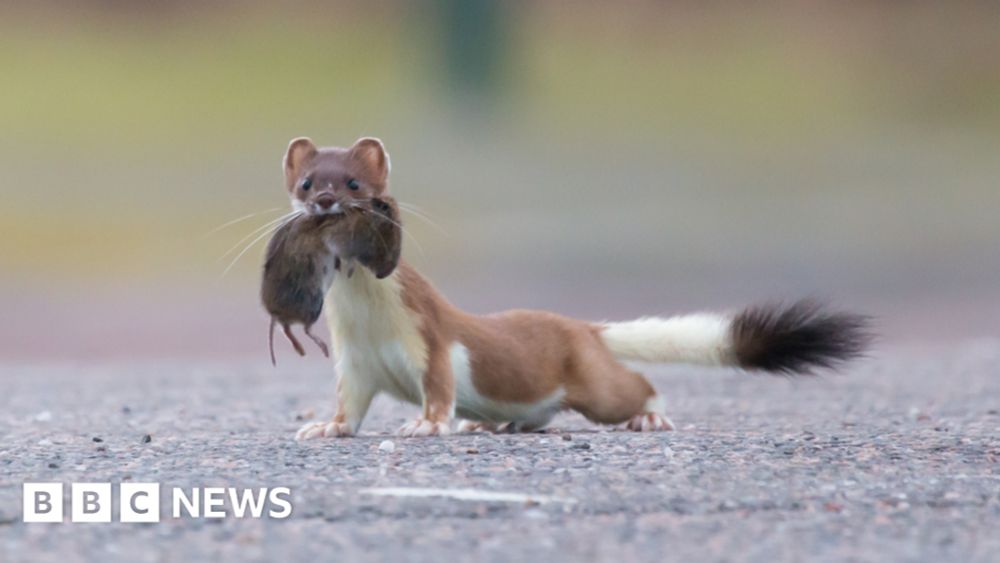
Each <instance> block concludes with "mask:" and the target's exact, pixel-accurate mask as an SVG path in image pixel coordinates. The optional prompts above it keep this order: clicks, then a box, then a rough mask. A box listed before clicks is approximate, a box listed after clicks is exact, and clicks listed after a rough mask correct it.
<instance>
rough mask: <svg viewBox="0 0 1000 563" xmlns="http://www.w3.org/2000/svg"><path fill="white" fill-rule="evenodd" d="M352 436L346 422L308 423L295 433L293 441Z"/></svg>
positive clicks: (352, 432) (351, 431)
mask: <svg viewBox="0 0 1000 563" xmlns="http://www.w3.org/2000/svg"><path fill="white" fill-rule="evenodd" d="M352 434H354V431H353V430H352V429H351V425H350V424H348V423H346V422H336V421H333V422H310V423H309V424H306V425H305V426H303V427H302V428H299V431H298V432H296V433H295V439H296V440H297V441H298V440H311V439H313V438H337V437H341V436H350V435H352Z"/></svg>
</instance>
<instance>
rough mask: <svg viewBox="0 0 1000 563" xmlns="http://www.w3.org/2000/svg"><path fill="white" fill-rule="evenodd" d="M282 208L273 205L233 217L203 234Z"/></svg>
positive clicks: (212, 233)
mask: <svg viewBox="0 0 1000 563" xmlns="http://www.w3.org/2000/svg"><path fill="white" fill-rule="evenodd" d="M282 209H284V207H272V208H271V209H265V210H263V211H257V212H256V213H249V214H247V215H244V216H242V217H239V218H237V219H233V220H232V221H227V222H225V223H223V224H221V225H219V226H218V227H216V228H214V229H212V230H211V231H208V232H207V233H205V234H204V235H203V236H206V237H207V236H209V235H214V234H215V233H217V232H219V231H221V230H223V229H225V228H227V227H231V226H233V225H235V224H236V223H240V222H242V221H246V220H247V219H252V218H254V217H257V216H259V215H264V214H265V213H274V212H275V211H281V210H282Z"/></svg>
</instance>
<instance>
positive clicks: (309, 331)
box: [305, 325, 330, 358]
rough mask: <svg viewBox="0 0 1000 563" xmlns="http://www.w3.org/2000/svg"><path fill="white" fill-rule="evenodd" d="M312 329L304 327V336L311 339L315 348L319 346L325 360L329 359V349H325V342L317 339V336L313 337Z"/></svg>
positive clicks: (309, 326) (308, 326) (310, 326)
mask: <svg viewBox="0 0 1000 563" xmlns="http://www.w3.org/2000/svg"><path fill="white" fill-rule="evenodd" d="M312 327H313V325H306V327H305V333H306V336H308V337H309V338H310V339H312V341H313V342H315V343H316V345H317V346H319V349H320V351H321V352H323V355H324V356H326V357H327V358H329V357H330V348H328V347H327V345H326V342H323V339H322V338H320V337H318V336H316V335H314V334H313V333H312Z"/></svg>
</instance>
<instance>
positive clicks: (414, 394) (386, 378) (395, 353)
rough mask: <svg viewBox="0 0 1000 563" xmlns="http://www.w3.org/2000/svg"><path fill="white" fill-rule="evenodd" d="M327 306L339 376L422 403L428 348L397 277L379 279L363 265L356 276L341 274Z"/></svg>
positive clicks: (332, 288)
mask: <svg viewBox="0 0 1000 563" xmlns="http://www.w3.org/2000/svg"><path fill="white" fill-rule="evenodd" d="M326 302H327V307H326V314H327V320H328V323H329V325H330V335H331V338H332V339H333V349H334V352H335V354H336V357H337V372H338V374H339V377H347V378H351V379H354V380H355V381H357V383H358V384H360V385H363V386H374V387H375V388H376V390H378V391H385V392H386V393H389V394H390V395H393V396H394V397H396V398H398V399H401V400H404V401H409V402H411V403H415V404H418V405H419V404H421V403H422V400H423V392H422V389H421V384H420V381H421V378H422V377H423V373H424V371H426V369H427V346H426V344H425V343H424V339H423V337H422V336H421V335H420V331H419V329H418V326H419V324H418V323H419V319H418V318H417V317H416V315H414V314H413V313H412V312H411V311H410V310H409V309H408V308H407V307H406V306H405V305H404V304H403V298H402V291H401V287H400V283H399V279H398V278H397V275H396V274H393V275H391V276H389V277H388V278H386V279H384V280H379V279H377V278H376V277H375V276H374V275H373V274H372V273H371V272H369V271H368V270H367V269H366V268H364V267H360V266H359V267H357V268H356V269H355V271H354V275H352V276H351V277H350V278H348V277H347V275H346V273H344V272H343V271H341V272H337V274H336V275H335V277H334V280H333V284H332V285H331V286H330V292H329V293H328V294H327V299H326Z"/></svg>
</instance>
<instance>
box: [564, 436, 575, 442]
mask: <svg viewBox="0 0 1000 563" xmlns="http://www.w3.org/2000/svg"><path fill="white" fill-rule="evenodd" d="M562 439H563V441H566V442H569V441H571V440H572V439H573V436H572V435H570V434H563V435H562Z"/></svg>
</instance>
